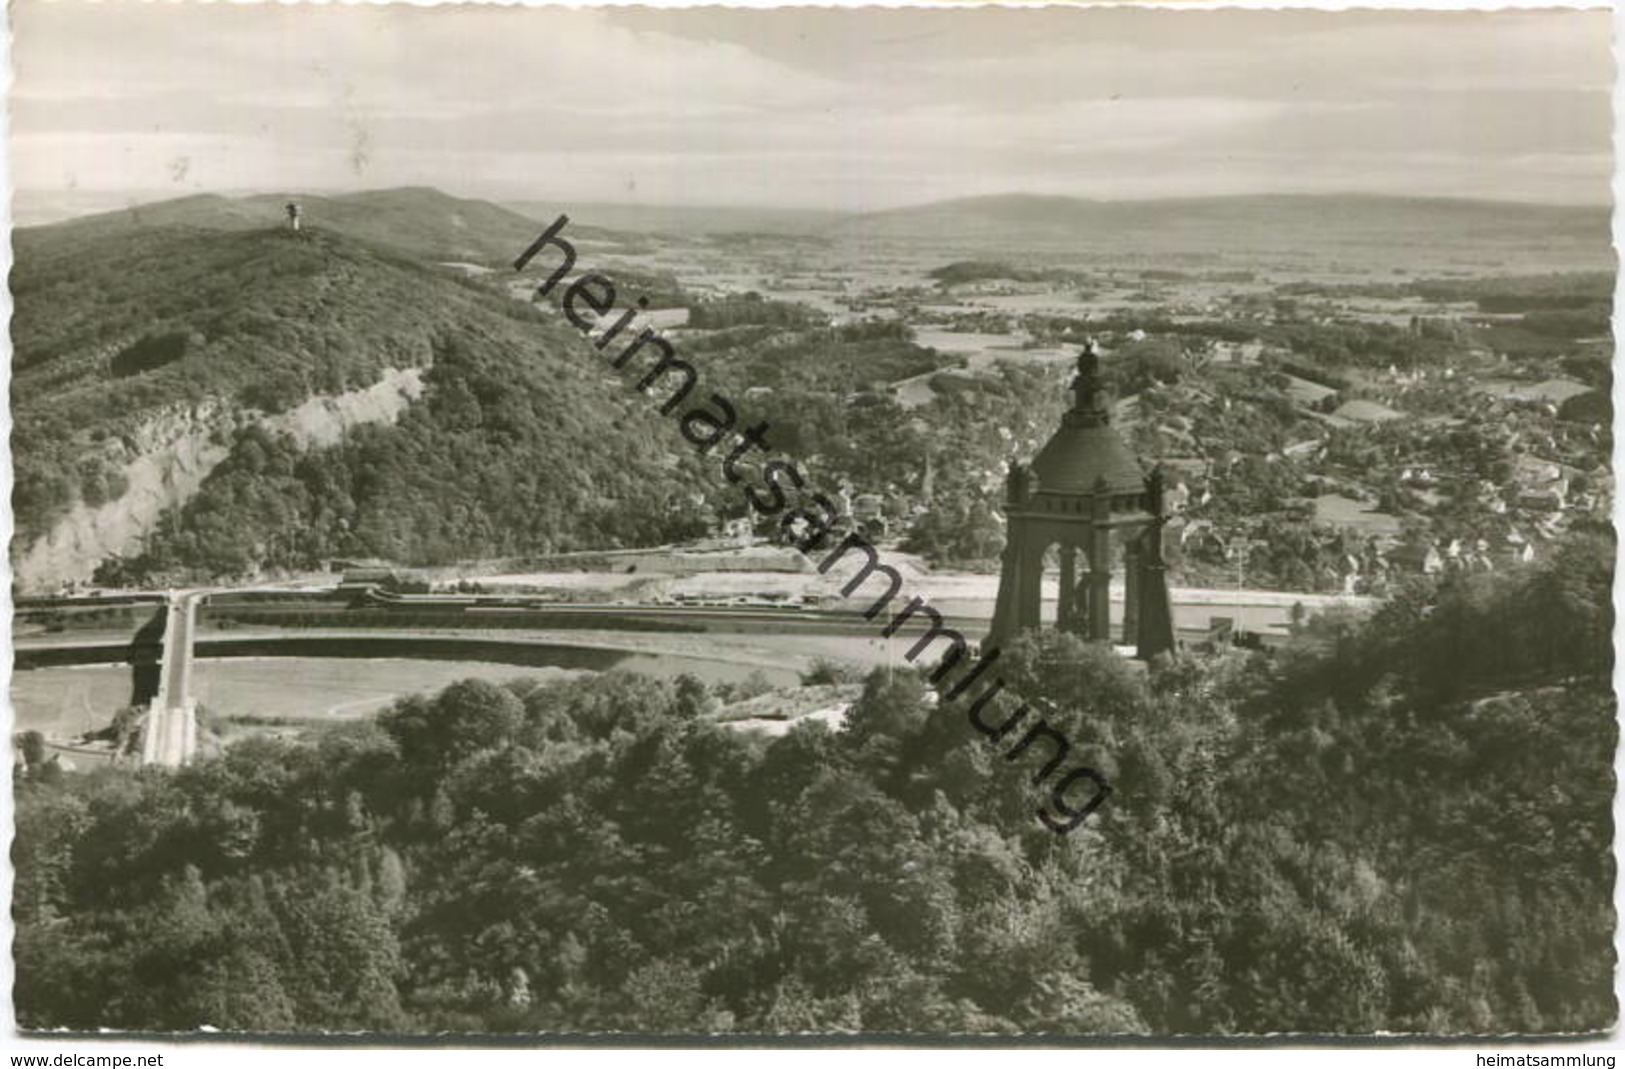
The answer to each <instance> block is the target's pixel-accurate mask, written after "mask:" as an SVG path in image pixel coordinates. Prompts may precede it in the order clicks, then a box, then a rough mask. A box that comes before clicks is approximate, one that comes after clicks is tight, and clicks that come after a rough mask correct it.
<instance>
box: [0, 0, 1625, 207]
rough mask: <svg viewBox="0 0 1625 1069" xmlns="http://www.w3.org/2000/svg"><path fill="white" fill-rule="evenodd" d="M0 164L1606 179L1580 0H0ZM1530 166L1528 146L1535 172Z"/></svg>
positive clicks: (849, 191)
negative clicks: (4, 151)
mask: <svg viewBox="0 0 1625 1069" xmlns="http://www.w3.org/2000/svg"><path fill="white" fill-rule="evenodd" d="M13 19H14V24H15V28H16V45H15V51H14V56H15V59H14V63H15V68H16V74H17V77H16V82H15V86H14V91H13V96H14V108H13V145H12V147H13V151H14V160H15V167H16V170H15V173H16V175H17V182H18V185H19V186H20V187H22V188H30V187H38V188H60V187H62V186H63V185H64V184H65V183H66V182H67V181H68V176H72V178H73V180H74V181H76V182H77V183H78V184H79V185H80V186H81V187H86V186H89V187H91V188H98V189H106V190H119V189H146V188H152V187H164V186H166V185H171V184H173V183H174V175H175V174H176V173H177V167H176V160H177V159H180V158H183V157H184V158H185V159H186V160H187V161H188V164H187V166H186V167H185V168H183V169H179V171H180V173H183V174H184V182H185V183H186V184H189V185H191V186H194V187H196V188H219V189H228V188H245V187H258V186H262V185H269V186H273V187H278V188H296V187H323V188H335V187H355V186H380V185H390V184H404V183H427V184H435V185H442V186H446V187H448V188H451V189H453V190H455V191H457V192H463V193H469V194H473V195H483V196H491V197H499V198H500V197H519V196H526V197H531V196H542V195H547V194H549V193H551V192H552V191H561V192H566V193H568V195H570V196H572V197H583V196H591V195H592V193H593V191H594V190H597V191H598V192H599V193H600V195H601V197H607V198H613V197H614V196H616V195H618V194H619V192H620V191H622V190H625V189H626V188H628V187H630V186H635V187H636V189H637V190H638V196H639V197H640V198H641V199H646V200H655V199H660V198H676V199H685V200H690V201H701V202H711V203H750V204H773V203H780V204H802V205H809V206H817V205H828V206H838V207H865V206H890V205H895V204H900V203H905V202H908V201H910V200H918V199H921V197H923V196H950V195H958V194H961V193H973V192H997V191H1002V190H1012V189H1027V190H1034V191H1046V192H1075V193H1085V194H1089V195H1095V196H1139V195H1152V194H1156V193H1160V192H1162V191H1169V190H1173V191H1178V192H1180V193H1196V192H1202V191H1204V183H1209V184H1210V188H1211V191H1214V192H1218V191H1221V189H1222V191H1231V192H1233V191H1266V190H1269V191H1294V190H1303V189H1311V188H1316V189H1318V188H1323V184H1324V183H1326V182H1328V181H1332V180H1333V178H1332V177H1331V176H1335V175H1342V176H1343V177H1342V179H1341V181H1342V182H1343V183H1344V184H1343V185H1341V186H1338V187H1336V188H1345V189H1368V190H1369V189H1375V188H1379V187H1380V188H1388V189H1392V190H1393V191H1401V192H1410V191H1414V190H1418V189H1428V190H1437V191H1440V192H1460V193H1464V194H1465V193H1468V192H1472V193H1475V194H1480V195H1481V194H1483V193H1485V192H1489V193H1494V194H1497V195H1500V196H1505V197H1511V198H1521V199H1545V200H1570V199H1580V200H1592V201H1599V200H1604V199H1606V197H1607V188H1608V187H1607V177H1606V175H1607V168H1606V167H1603V168H1601V169H1599V168H1598V166H1597V161H1599V160H1603V161H1606V160H1607V158H1608V153H1609V138H1610V133H1609V130H1610V119H1609V103H1608V88H1607V87H1608V86H1609V85H1610V84H1611V80H1612V60H1611V58H1610V56H1609V22H1608V14H1607V13H1606V12H1590V13H1579V12H1572V11H1568V12H1563V11H1545V12H1502V13H1493V14H1491V13H1448V12H1408V13H1407V12H1345V13H1336V14H1328V13H1316V12H1303V11H1298V12H1270V11H1239V10H1230V11H1212V12H1170V11H1163V12H1156V11H1144V10H1138V11H1136V10H1129V9H1088V10H1078V9H1054V8H1050V9H1039V10H1021V9H1013V10H999V9H982V10H974V11H965V10H960V11H933V12H924V11H919V10H911V11H888V10H885V9H872V8H871V9H844V10H824V9H797V10H782V9H781V10H765V11H763V10H755V11H753V10H748V9H723V8H694V9H644V8H626V9H620V8H615V9H590V10H571V9H563V8H547V9H520V8H510V7H490V6H474V5H445V6H440V7H427V8H424V7H406V6H400V5H395V6H371V5H356V6H334V5H328V6H312V5H280V4H258V5H223V4H213V5H195V4H186V5H170V4H150V5H149V4H134V3H120V2H112V3H105V4H94V5H92V4H86V3H81V2H77V0H65V2H60V3H51V4H46V3H41V2H39V0H21V2H20V3H18V4H17V5H16V6H15V7H14V14H13ZM1542 168H1548V169H1547V170H1542Z"/></svg>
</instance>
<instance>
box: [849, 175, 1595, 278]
mask: <svg viewBox="0 0 1625 1069" xmlns="http://www.w3.org/2000/svg"><path fill="white" fill-rule="evenodd" d="M1609 219H1610V209H1609V208H1607V207H1591V206H1569V205H1545V204H1525V203H1514V202H1501V201H1484V200H1461V199H1442V198H1425V197H1387V196H1363V195H1315V196H1310V195H1302V196H1288V195H1278V196H1277V195H1272V196H1240V197H1200V198H1189V199H1177V200H1143V201H1101V200H1085V199H1082V198H1077V197H1054V196H1031V195H1024V194H1011V195H1004V196H989V197H969V198H964V199H960V200H950V201H939V202H935V203H931V204H923V205H919V206H916V207H909V208H897V209H893V210H890V211H882V212H870V213H867V214H864V215H858V216H853V217H848V218H846V219H843V220H841V221H840V222H839V223H838V224H837V225H836V226H835V227H834V228H833V229H832V234H833V235H835V236H839V237H844V238H853V239H862V240H870V241H873V240H881V239H889V240H902V241H920V242H934V243H942V244H951V243H959V244H962V245H965V246H967V247H976V248H986V247H989V246H997V247H1000V248H1002V249H1005V250H1009V251H1015V252H1019V251H1021V250H1023V249H1032V250H1055V249H1057V248H1070V249H1078V250H1085V251H1095V252H1120V251H1132V252H1136V253H1140V254H1156V253H1194V254H1202V253H1208V254H1225V253H1253V254H1259V253H1276V254H1284V255H1294V254H1297V255H1303V254H1325V253H1333V254H1348V255H1359V256H1361V257H1362V258H1365V257H1369V256H1373V255H1375V256H1379V257H1380V256H1382V255H1384V254H1386V255H1388V256H1391V257H1392V258H1393V259H1394V260H1395V262H1396V265H1402V264H1405V263H1406V262H1407V261H1410V260H1412V259H1414V258H1415V255H1416V254H1417V253H1418V252H1424V253H1431V254H1433V255H1434V256H1438V257H1448V256H1450V255H1452V254H1455V253H1461V254H1463V261H1464V262H1466V263H1472V264H1473V265H1474V266H1475V267H1476V268H1478V269H1480V270H1482V269H1484V268H1486V267H1493V266H1495V261H1497V260H1502V259H1504V260H1506V261H1508V262H1509V263H1514V264H1515V263H1516V261H1517V259H1518V257H1519V255H1520V253H1522V254H1533V255H1537V256H1540V257H1542V258H1547V259H1551V258H1555V259H1556V260H1558V261H1561V262H1564V263H1566V262H1567V261H1568V260H1569V259H1573V260H1574V261H1575V262H1574V263H1572V264H1569V266H1572V267H1575V268H1581V267H1596V266H1599V265H1602V264H1609V265H1611V264H1612V252H1611V248H1610V234H1609ZM1518 266H1519V267H1520V268H1522V267H1524V266H1525V265H1518Z"/></svg>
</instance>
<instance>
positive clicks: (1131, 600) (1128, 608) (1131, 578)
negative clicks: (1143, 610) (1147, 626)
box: [1123, 535, 1144, 646]
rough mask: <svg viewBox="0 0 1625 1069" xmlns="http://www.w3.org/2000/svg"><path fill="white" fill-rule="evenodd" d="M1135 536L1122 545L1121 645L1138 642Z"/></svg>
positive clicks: (1137, 547) (1137, 548)
mask: <svg viewBox="0 0 1625 1069" xmlns="http://www.w3.org/2000/svg"><path fill="white" fill-rule="evenodd" d="M1143 537H1144V536H1143V535H1136V536H1135V537H1133V538H1130V539H1127V540H1126V541H1124V543H1123V645H1125V646H1133V645H1135V644H1136V643H1138V642H1139V640H1140V541H1141V539H1142V538H1143Z"/></svg>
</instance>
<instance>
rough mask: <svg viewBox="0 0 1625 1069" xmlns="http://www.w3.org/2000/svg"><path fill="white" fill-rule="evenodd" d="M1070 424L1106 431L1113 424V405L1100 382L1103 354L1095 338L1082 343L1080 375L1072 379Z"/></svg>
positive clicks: (1079, 358)
mask: <svg viewBox="0 0 1625 1069" xmlns="http://www.w3.org/2000/svg"><path fill="white" fill-rule="evenodd" d="M1066 422H1068V423H1069V424H1077V425H1081V426H1087V427H1104V426H1105V425H1106V424H1108V423H1110V422H1111V403H1110V398H1108V397H1107V391H1106V385H1105V383H1104V382H1102V381H1101V378H1100V351H1099V350H1098V349H1097V348H1096V347H1095V342H1094V339H1093V338H1090V339H1089V340H1087V341H1085V342H1084V343H1083V351H1082V352H1081V353H1079V354H1078V373H1077V374H1076V375H1074V376H1073V377H1072V411H1071V412H1068V413H1067V421H1066Z"/></svg>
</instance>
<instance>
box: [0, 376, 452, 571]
mask: <svg viewBox="0 0 1625 1069" xmlns="http://www.w3.org/2000/svg"><path fill="white" fill-rule="evenodd" d="M422 393H423V369H422V368H408V369H405V370H399V369H396V368H386V369H385V370H384V374H383V376H382V377H381V378H380V379H379V380H378V381H377V382H376V383H374V384H373V385H371V386H368V387H366V388H364V389H360V390H351V391H349V392H347V393H342V394H337V395H332V396H323V397H312V398H311V399H310V400H308V401H306V402H304V403H303V404H301V405H299V406H298V407H296V408H293V409H290V410H288V411H287V412H281V413H278V414H276V415H274V416H267V415H264V414H263V413H257V412H252V411H246V412H245V411H243V410H236V411H228V410H226V409H225V408H224V407H223V406H220V405H218V404H214V403H205V404H202V405H197V406H195V407H194V406H188V407H185V408H178V409H173V410H170V411H166V412H164V413H162V414H161V415H158V416H156V417H154V418H153V419H152V420H150V421H148V422H147V423H146V424H145V425H144V426H143V427H142V428H141V429H140V430H139V431H138V432H137V433H136V434H134V435H132V436H131V437H130V439H128V440H127V443H126V446H127V450H128V451H129V452H132V453H134V454H135V458H134V459H133V460H130V461H129V462H128V463H127V464H125V466H124V476H125V479H126V482H127V484H128V488H127V489H126V490H125V492H124V494H123V496H121V497H120V498H119V499H118V500H116V501H109V502H106V503H104V504H101V505H97V506H95V507H91V506H89V505H85V504H79V505H76V506H74V508H73V509H72V510H71V511H69V513H68V514H67V515H66V516H64V517H63V518H62V519H61V520H59V521H58V522H57V524H56V526H55V527H53V528H52V530H51V532H50V533H49V534H48V535H46V536H44V537H43V538H39V539H37V540H35V541H34V542H33V543H32V544H30V545H29V546H28V547H26V548H25V549H22V550H21V551H20V552H16V555H15V557H14V559H13V562H12V567H13V574H14V581H15V582H16V584H17V586H18V587H19V588H20V589H21V590H24V591H29V592H34V593H43V592H48V591H51V590H55V589H57V588H58V587H61V586H62V585H64V584H67V583H72V582H88V581H89V580H90V579H91V577H92V576H93V575H94V574H95V571H96V567H97V565H99V564H100V563H101V562H102V561H103V560H106V559H107V558H109V557H114V556H129V555H132V554H134V553H137V552H139V551H140V549H141V544H142V540H143V539H144V538H145V537H146V536H147V533H148V532H149V531H151V530H152V529H153V527H154V525H156V524H157V522H158V519H159V517H160V516H162V515H163V512H164V510H165V509H167V508H172V507H176V506H179V505H183V504H185V503H186V502H187V500H189V499H190V498H191V497H192V495H193V494H195V493H197V491H198V488H199V487H200V486H202V485H203V480H204V479H206V478H208V475H209V473H210V472H211V471H213V470H214V468H215V466H216V465H218V464H219V463H220V462H221V461H223V460H224V459H226V456H227V455H228V454H229V453H230V442H231V440H232V436H233V434H234V433H235V432H236V430H237V429H238V428H239V427H242V426H244V425H247V424H251V423H258V424H260V425H261V426H263V427H265V428H266V429H267V430H269V431H271V432H273V433H281V434H288V435H291V436H292V437H293V438H294V440H295V441H296V442H298V443H299V445H300V446H301V447H303V448H307V449H310V448H320V447H323V446H329V445H333V444H335V443H337V442H338V441H339V439H340V438H342V437H343V436H344V434H345V432H346V431H348V430H349V429H350V428H351V427H356V426H360V425H362V424H366V423H393V422H395V420H397V419H399V418H400V415H401V413H402V412H404V411H405V410H406V407H407V406H408V405H410V404H411V403H412V402H413V401H414V400H416V399H417V398H418V397H419V396H421V395H422Z"/></svg>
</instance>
